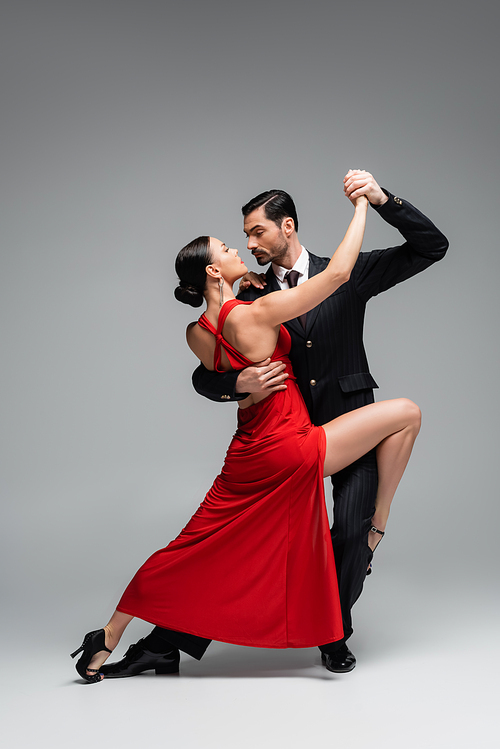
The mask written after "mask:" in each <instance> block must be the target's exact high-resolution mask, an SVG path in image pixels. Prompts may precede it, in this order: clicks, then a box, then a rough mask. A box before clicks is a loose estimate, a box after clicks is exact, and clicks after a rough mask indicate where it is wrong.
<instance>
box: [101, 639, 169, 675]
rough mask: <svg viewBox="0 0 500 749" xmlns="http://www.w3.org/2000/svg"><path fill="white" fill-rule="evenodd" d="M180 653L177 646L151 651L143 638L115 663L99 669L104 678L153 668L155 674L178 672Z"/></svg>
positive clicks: (138, 672)
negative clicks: (164, 650)
mask: <svg viewBox="0 0 500 749" xmlns="http://www.w3.org/2000/svg"><path fill="white" fill-rule="evenodd" d="M179 661H180V654H179V651H178V650H177V648H171V649H170V650H168V651H167V652H165V653H152V652H151V650H148V649H147V648H146V647H145V646H144V638H142V640H139V642H136V643H135V645H131V646H130V647H129V649H128V650H127V652H126V653H125V656H124V658H122V659H121V661H117V662H116V663H105V664H104V665H103V666H101V668H100V669H99V672H100V673H101V674H104V678H105V679H122V678H123V677H125V676H137V674H142V672H143V671H149V670H150V669H152V668H154V670H155V673H156V674H178V673H179Z"/></svg>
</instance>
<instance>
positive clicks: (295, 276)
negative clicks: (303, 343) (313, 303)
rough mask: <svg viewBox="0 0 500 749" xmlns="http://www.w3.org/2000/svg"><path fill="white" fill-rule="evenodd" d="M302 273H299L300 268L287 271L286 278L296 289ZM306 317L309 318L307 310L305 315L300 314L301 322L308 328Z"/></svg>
mask: <svg viewBox="0 0 500 749" xmlns="http://www.w3.org/2000/svg"><path fill="white" fill-rule="evenodd" d="M301 275H302V274H301V273H299V271H298V270H289V271H288V272H287V273H285V276H284V280H285V281H288V285H289V287H290V288H291V289H294V288H295V286H297V281H298V280H299V276H301ZM306 318H307V312H304V314H303V315H299V322H300V324H301V325H302V327H303V328H304V330H305V329H306Z"/></svg>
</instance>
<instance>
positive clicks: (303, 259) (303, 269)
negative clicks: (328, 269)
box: [272, 245, 309, 289]
mask: <svg viewBox="0 0 500 749" xmlns="http://www.w3.org/2000/svg"><path fill="white" fill-rule="evenodd" d="M301 247H302V252H301V253H300V255H299V257H298V258H297V262H296V263H295V265H294V266H293V268H291V269H290V270H296V271H297V272H298V273H300V276H299V280H298V281H297V286H300V284H301V283H304V281H307V279H308V278H309V253H308V251H307V250H306V248H305V247H303V246H302V245H301ZM272 269H273V273H274V275H275V276H276V280H277V281H278V286H279V287H280V289H289V288H290V286H289V285H288V281H285V275H286V274H287V273H288V270H287V268H282V267H281V265H275V263H272Z"/></svg>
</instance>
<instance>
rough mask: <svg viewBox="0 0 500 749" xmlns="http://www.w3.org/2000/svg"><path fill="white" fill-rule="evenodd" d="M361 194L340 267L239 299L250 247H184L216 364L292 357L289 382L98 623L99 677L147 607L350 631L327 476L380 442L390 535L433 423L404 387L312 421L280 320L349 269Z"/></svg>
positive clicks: (376, 522)
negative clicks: (404, 395) (399, 394)
mask: <svg viewBox="0 0 500 749" xmlns="http://www.w3.org/2000/svg"><path fill="white" fill-rule="evenodd" d="M353 203H354V205H355V212H354V217H353V219H352V221H351V224H350V226H349V228H348V230H347V233H346V235H345V237H344V239H343V241H342V243H341V244H340V246H339V247H338V249H337V251H336V252H335V255H334V256H333V258H332V260H331V261H330V263H329V265H328V266H327V268H326V269H325V270H324V271H323V272H322V273H319V274H318V275H316V276H314V277H313V278H310V279H309V280H308V281H306V282H305V283H303V284H301V285H300V286H298V287H296V288H293V289H290V290H287V291H286V292H284V293H283V292H281V293H279V294H276V293H274V294H268V295H266V296H264V297H262V298H260V299H258V300H256V301H255V302H253V303H243V302H239V301H238V300H236V299H235V297H234V294H233V291H232V288H233V284H234V283H235V281H237V280H238V279H239V278H241V277H242V276H243V275H244V274H245V273H246V272H247V268H246V266H245V264H244V263H243V261H242V260H241V259H240V258H239V257H238V251H237V250H233V249H230V248H228V247H227V246H226V245H225V244H224V243H223V242H220V241H219V240H217V239H215V238H213V237H199V238H198V239H197V240H194V241H193V242H191V243H190V244H189V245H187V246H186V247H184V248H183V250H181V252H180V253H179V255H178V257H177V261H176V270H177V273H178V275H179V278H180V285H179V287H178V289H176V297H177V298H178V299H180V301H183V302H187V303H190V304H192V305H193V306H199V305H200V304H201V303H202V302H203V299H205V301H206V303H207V308H206V311H205V313H204V314H203V315H202V317H201V318H200V319H199V320H198V322H197V323H193V324H191V325H190V326H189V327H188V330H187V340H188V344H189V346H190V348H191V349H192V350H193V352H194V353H195V354H196V355H197V356H198V358H199V359H200V360H201V361H202V362H203V364H204V365H205V366H206V367H207V368H208V369H217V370H221V371H227V370H228V369H231V368H233V369H240V368H243V367H246V366H248V365H249V364H251V363H252V362H256V361H262V360H264V359H266V358H268V357H271V359H275V360H277V359H280V360H281V361H283V362H284V363H285V364H286V367H287V372H288V374H289V378H288V381H287V383H288V387H287V388H286V390H282V391H279V392H276V393H273V394H271V395H268V396H267V397H266V396H265V395H262V394H259V395H250V396H248V398H246V399H245V400H244V401H240V403H239V411H238V430H237V432H236V434H235V436H234V438H233V441H232V443H231V445H230V447H229V450H228V453H227V455H226V460H225V463H224V467H223V469H222V472H221V474H220V475H219V476H218V477H217V479H216V480H215V482H214V484H213V486H212V488H211V489H210V491H209V493H208V494H207V496H206V497H205V500H204V501H203V502H202V504H201V505H200V508H199V509H198V510H197V512H196V513H195V515H194V516H193V517H192V518H191V520H190V521H189V523H188V525H187V526H186V527H185V528H184V530H183V531H182V532H181V534H180V535H179V536H178V537H177V538H176V539H175V540H174V541H172V542H171V543H170V544H169V545H168V546H167V547H166V548H165V549H162V550H160V551H158V552H156V553H155V554H153V556H152V557H150V559H148V560H147V561H146V563H145V564H144V565H143V566H142V567H141V569H140V570H139V571H138V573H137V574H136V576H135V577H134V579H133V580H132V581H131V583H130V584H129V586H128V587H127V589H126V591H125V593H124V594H123V596H122V598H121V600H120V602H119V604H118V607H117V610H116V611H115V613H114V614H113V616H112V618H111V620H110V621H109V623H108V624H107V625H106V626H105V628H104V629H101V630H96V631H95V632H91V633H88V635H86V637H85V639H84V642H83V644H82V646H81V648H80V649H79V650H77V651H75V653H73V654H72V655H73V657H74V656H75V655H76V654H77V653H79V652H81V650H83V655H82V657H81V658H80V660H79V661H78V664H77V670H78V672H79V674H80V675H81V676H83V677H84V678H85V679H87V681H99V680H100V679H101V678H102V675H101V674H99V669H100V667H101V666H102V664H103V663H104V661H105V660H106V658H107V653H109V652H111V651H112V650H113V649H114V647H116V645H117V643H118V641H119V640H120V638H121V635H122V634H123V631H124V629H125V627H126V626H127V624H128V623H129V622H130V620H131V619H132V618H133V617H134V616H139V617H140V618H142V619H145V620H146V621H149V622H152V623H154V624H157V625H158V626H160V627H163V628H167V629H170V630H174V631H176V632H178V633H183V632H184V633H187V634H189V635H194V636H199V637H202V638H210V639H216V640H221V641H224V642H231V643H235V644H242V645H252V646H256V647H276V648H284V647H309V646H313V645H325V643H326V644H327V643H334V642H335V641H338V640H340V639H341V638H342V636H343V632H342V624H341V614H340V606H339V601H338V591H337V588H336V575H335V569H334V560H333V552H332V547H331V542H330V536H329V527H328V520H327V516H326V509H325V503H324V497H323V476H329V475H331V474H333V473H336V472H337V471H339V470H341V469H342V468H344V467H345V466H347V465H349V464H350V463H352V462H353V461H354V460H356V459H357V458H359V457H360V456H362V455H364V454H365V453H367V452H368V451H369V450H371V449H373V448H374V447H376V446H377V462H378V473H379V488H378V495H377V501H376V509H375V514H374V516H373V519H372V524H373V527H372V533H373V534H377V533H378V534H383V532H384V529H385V525H386V522H387V518H388V515H389V509H390V505H391V502H392V498H393V496H394V492H395V490H396V487H397V485H398V483H399V481H400V479H401V476H402V474H403V471H404V469H405V467H406V464H407V462H408V459H409V456H410V453H411V449H412V446H413V443H414V441H415V438H416V436H417V434H418V430H419V427H420V412H419V409H418V408H417V406H415V404H413V403H412V402H411V401H407V400H405V399H399V400H394V401H386V402H382V403H374V404H371V405H369V406H365V407H364V408H360V409H358V410H356V411H354V412H351V413H348V414H345V415H343V416H341V417H339V418H337V419H335V420H333V421H331V422H329V423H328V424H325V425H324V426H323V427H315V426H312V425H311V422H310V420H309V416H308V414H307V410H306V408H305V405H304V402H303V400H302V396H301V395H300V392H299V390H298V387H297V385H296V383H295V381H294V377H293V372H292V370H291V367H290V362H289V360H288V358H287V354H288V352H289V348H290V338H289V334H288V332H287V331H286V329H285V328H284V327H282V325H281V324H282V323H283V322H285V321H286V320H290V319H292V318H295V317H298V316H299V315H301V314H303V313H305V312H307V311H309V310H311V309H312V308H313V307H315V306H316V305H318V304H319V303H320V302H322V301H323V300H324V299H326V298H327V297H328V296H329V295H330V294H332V293H333V292H334V291H335V290H336V289H337V288H338V287H339V286H341V285H342V284H343V283H345V282H346V281H347V280H348V278H349V274H350V272H351V270H352V268H353V266H354V263H355V261H356V258H357V256H358V253H359V250H360V248H361V243H362V238H363V233H364V227H365V222H366V212H367V207H368V202H367V200H366V198H365V197H360V198H356V199H354V200H353ZM160 660H161V659H160V658H159V659H158V668H157V672H161V666H160ZM152 667H154V666H152Z"/></svg>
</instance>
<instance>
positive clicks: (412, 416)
mask: <svg viewBox="0 0 500 749" xmlns="http://www.w3.org/2000/svg"><path fill="white" fill-rule="evenodd" d="M399 401H400V404H401V408H402V410H403V413H404V417H405V420H406V422H407V425H408V426H409V427H412V428H413V429H414V430H415V433H416V434H418V432H419V431H420V424H421V423H422V412H421V410H420V408H419V407H418V406H417V404H416V403H414V402H413V401H411V400H409V399H408V398H400V399H399Z"/></svg>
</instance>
